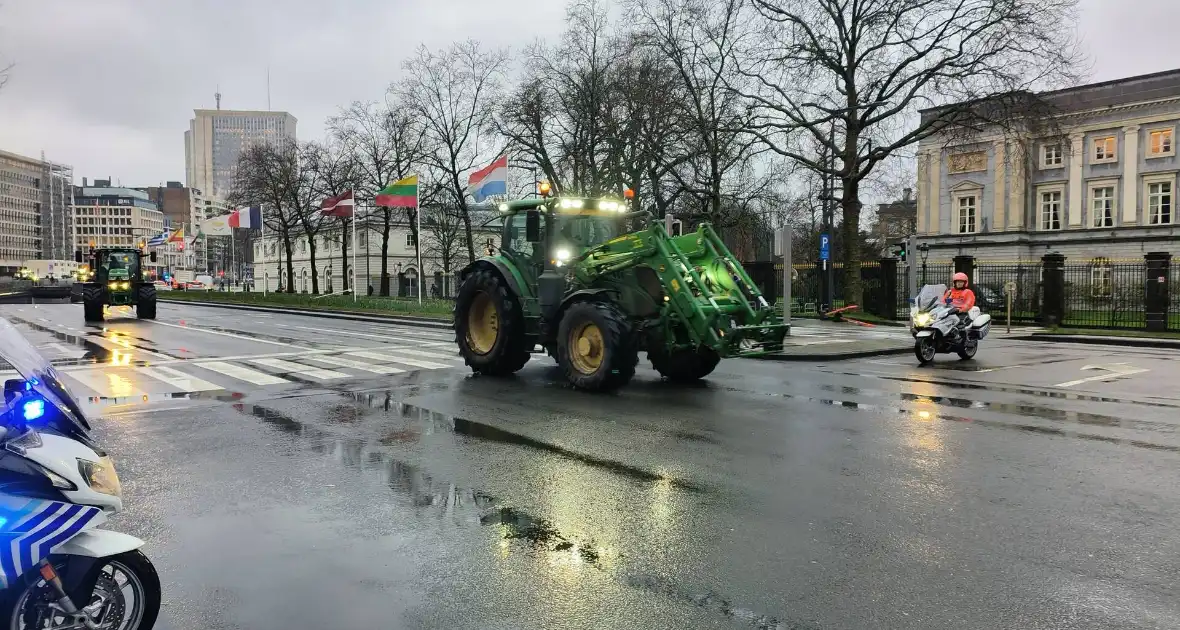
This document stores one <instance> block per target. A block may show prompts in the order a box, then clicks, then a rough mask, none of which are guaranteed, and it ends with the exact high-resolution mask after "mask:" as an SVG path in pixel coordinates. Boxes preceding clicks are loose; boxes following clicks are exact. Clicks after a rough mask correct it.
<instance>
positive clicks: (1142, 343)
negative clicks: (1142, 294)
mask: <svg viewBox="0 0 1180 630" xmlns="http://www.w3.org/2000/svg"><path fill="white" fill-rule="evenodd" d="M1009 339H1017V340H1021V341H1052V342H1057V343H1083V344H1089V345H1096V346H1131V347H1133V348H1175V349H1180V339H1155V338H1152V337H1097V336H1096V337H1091V336H1088V335H1046V334H1043V333H1033V334H1031V335H1027V336H1024V337H1009Z"/></svg>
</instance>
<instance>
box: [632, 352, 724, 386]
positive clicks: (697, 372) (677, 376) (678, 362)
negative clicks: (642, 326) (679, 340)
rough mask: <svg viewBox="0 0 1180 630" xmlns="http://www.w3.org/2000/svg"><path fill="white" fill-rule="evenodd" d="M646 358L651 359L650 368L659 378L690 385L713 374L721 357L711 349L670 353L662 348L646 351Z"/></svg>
mask: <svg viewBox="0 0 1180 630" xmlns="http://www.w3.org/2000/svg"><path fill="white" fill-rule="evenodd" d="M647 358H648V359H651V366H652V367H653V368H655V369H656V371H657V372H659V373H660V376H663V377H664V378H666V379H668V380H669V381H672V382H674V383H691V382H693V381H699V380H700V379H702V378H705V377H706V376H708V375H709V374H712V373H713V370H714V369H716V368H717V364H718V363H720V362H721V356H720V355H719V354H717V353H716V352H715V351H714V350H713V349H712V348H704V347H702V348H697V349H695V350H674V351H672V352H671V353H669V352H667V351H666V350H664V349H663V348H660V349H659V350H648V352H647Z"/></svg>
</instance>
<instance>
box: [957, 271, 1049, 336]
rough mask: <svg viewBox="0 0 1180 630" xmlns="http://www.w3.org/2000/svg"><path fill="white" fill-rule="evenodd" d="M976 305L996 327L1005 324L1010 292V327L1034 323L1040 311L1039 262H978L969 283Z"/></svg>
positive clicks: (1040, 283)
mask: <svg viewBox="0 0 1180 630" xmlns="http://www.w3.org/2000/svg"><path fill="white" fill-rule="evenodd" d="M971 286H972V289H973V290H974V291H975V303H976V304H977V305H978V306H979V308H980V310H982V311H983V312H985V313H988V314H990V315H991V316H992V320H993V321H996V322H997V323H998V324H1004V325H1007V324H1008V323H1009V321H1008V312H1009V311H1008V299H1009V295H1008V294H1009V289H1010V290H1011V296H1010V297H1011V300H1012V311H1011V313H1012V320H1011V323H1013V324H1018V325H1019V324H1034V323H1036V322H1037V320H1038V319H1039V317H1040V312H1041V305H1040V302H1041V287H1042V279H1041V265H1040V263H1020V262H1018V263H979V264H978V265H977V266H976V267H975V273H974V278H972V280H971Z"/></svg>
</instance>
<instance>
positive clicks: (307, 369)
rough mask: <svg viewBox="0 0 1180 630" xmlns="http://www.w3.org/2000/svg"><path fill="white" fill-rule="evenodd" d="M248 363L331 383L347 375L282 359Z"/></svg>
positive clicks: (254, 360)
mask: <svg viewBox="0 0 1180 630" xmlns="http://www.w3.org/2000/svg"><path fill="white" fill-rule="evenodd" d="M250 363H257V364H258V365H265V366H266V367H268V368H274V369H276V370H279V371H281V372H289V373H294V374H299V375H302V376H310V377H311V378H314V379H316V380H320V381H331V380H334V379H338V378H348V374H345V373H344V372H337V371H336V370H325V369H323V368H317V367H312V366H310V365H304V364H302V363H295V362H293V361H284V360H282V359H252V360H251V361H250Z"/></svg>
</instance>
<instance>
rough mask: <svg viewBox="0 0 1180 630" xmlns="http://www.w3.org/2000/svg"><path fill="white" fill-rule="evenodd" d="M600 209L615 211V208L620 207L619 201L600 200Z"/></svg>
mask: <svg viewBox="0 0 1180 630" xmlns="http://www.w3.org/2000/svg"><path fill="white" fill-rule="evenodd" d="M598 209H599V210H606V211H607V212H614V211H615V210H618V209H619V203H618V202H617V201H599V202H598Z"/></svg>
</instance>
